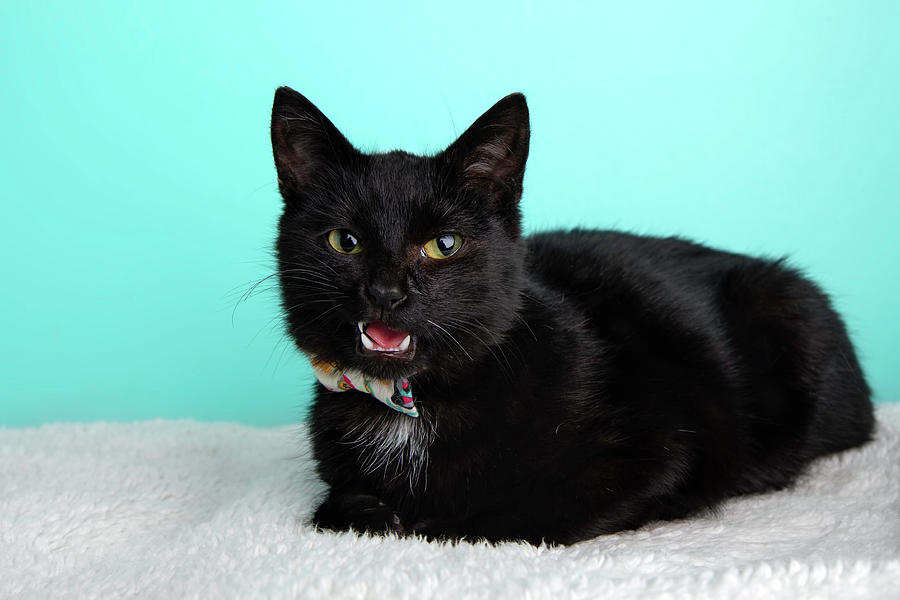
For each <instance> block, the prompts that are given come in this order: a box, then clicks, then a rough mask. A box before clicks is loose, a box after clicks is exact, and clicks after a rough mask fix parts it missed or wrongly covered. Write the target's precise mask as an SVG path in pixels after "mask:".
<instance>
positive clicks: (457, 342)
mask: <svg viewBox="0 0 900 600" xmlns="http://www.w3.org/2000/svg"><path fill="white" fill-rule="evenodd" d="M425 321H426V322H427V323H430V324H431V325H434V326H435V327H437V328H438V329H439V330H440V331H443V332H444V333H445V334H446V335H447V336H448V337H449V338H450V339H451V340H453V342H454V343H455V344H456V345H457V346H459V349H460V350H462V351H463V353H464V354H465V355H466V356H468V357H469V360H471V361H474V360H475V359H473V358H472V355H471V354H469V352H468V351H467V350H466V349H465V347H464V346H463V345H462V344H460V343H459V340H457V339H456V338H455V337H454V336H453V334H452V333H450V332H449V331H447V330H446V329H444V328H443V327H441V326H440V325H438V324H437V323H435V322H434V321H432V320H431V319H425Z"/></svg>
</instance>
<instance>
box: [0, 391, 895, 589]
mask: <svg viewBox="0 0 900 600" xmlns="http://www.w3.org/2000/svg"><path fill="white" fill-rule="evenodd" d="M878 416H879V420H880V427H879V431H878V434H877V440H876V441H875V443H873V444H870V445H868V446H866V447H865V448H863V449H861V450H857V451H852V452H849V453H846V454H843V455H840V456H835V457H830V458H826V459H824V460H820V461H819V462H817V463H815V464H814V465H813V467H812V469H811V470H810V471H809V473H808V475H807V476H806V477H804V478H803V479H802V481H801V482H800V483H799V484H798V485H797V486H796V487H795V488H794V489H792V490H789V491H784V492H778V493H773V494H768V495H763V496H755V497H746V498H740V499H735V500H733V501H730V502H728V503H727V504H726V505H725V506H724V508H723V509H722V510H721V511H720V513H719V514H717V515H708V516H704V517H701V518H697V519H692V520H687V521H683V522H675V523H663V524H657V525H653V526H650V527H646V528H644V529H642V530H640V531H636V532H628V533H621V534H618V535H612V536H607V537H603V538H599V539H596V540H592V541H589V542H584V543H581V544H578V545H575V546H572V547H568V548H547V547H541V548H534V547H531V546H528V545H524V544H504V545H500V546H498V547H491V546H488V545H485V544H468V543H463V544H459V545H448V544H438V543H429V542H424V541H421V540H418V539H397V538H379V537H357V536H356V535H354V534H351V533H345V534H334V533H317V532H315V531H314V530H313V529H312V528H310V526H309V525H307V524H306V523H305V521H306V519H307V518H308V517H309V515H310V513H311V511H312V510H313V508H314V507H315V505H316V503H317V501H318V500H319V498H320V497H321V495H322V494H323V492H324V489H323V486H322V484H321V483H320V482H318V481H317V480H316V478H315V476H314V474H313V467H312V464H311V461H310V458H309V455H308V447H307V443H306V440H305V433H304V429H303V427H302V426H301V427H295V428H280V429H258V428H252V427H245V426H240V425H233V424H221V423H196V422H189V421H151V422H141V423H129V424H109V423H91V424H54V425H45V426H43V427H38V428H29V429H0V597H3V598H6V597H15V598H20V597H21V598H42V599H43V598H62V597H104V598H119V597H123V596H139V597H150V598H182V597H204V598H205V597H272V598H284V597H302V598H379V599H382V598H386V599H391V600H394V599H399V598H407V597H409V598H428V597H433V598H491V599H494V598H515V599H520V598H567V597H571V598H601V597H609V598H708V597H717V598H754V599H755V598H773V597H779V598H791V599H795V598H806V597H810V598H812V597H815V598H841V599H846V598H900V403H897V404H889V405H882V406H880V407H879V408H878Z"/></svg>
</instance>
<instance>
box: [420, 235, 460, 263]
mask: <svg viewBox="0 0 900 600" xmlns="http://www.w3.org/2000/svg"><path fill="white" fill-rule="evenodd" d="M460 246H462V236H459V235H456V234H455V233H445V234H444V235H439V236H437V237H436V238H434V239H431V240H428V241H427V242H426V243H425V245H424V246H422V256H427V257H428V258H437V259H442V258H449V257H450V256H453V255H454V254H456V253H457V251H459V248H460Z"/></svg>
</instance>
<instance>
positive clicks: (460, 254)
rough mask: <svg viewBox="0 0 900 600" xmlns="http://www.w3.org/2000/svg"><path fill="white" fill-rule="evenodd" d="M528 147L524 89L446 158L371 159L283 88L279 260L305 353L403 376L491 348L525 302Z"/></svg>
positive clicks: (277, 122)
mask: <svg viewBox="0 0 900 600" xmlns="http://www.w3.org/2000/svg"><path fill="white" fill-rule="evenodd" d="M528 142H529V122H528V108H527V106H526V103H525V97H524V96H522V95H521V94H512V95H510V96H507V97H506V98H503V99H502V100H500V101H499V102H498V103H497V104H495V105H494V106H493V107H492V108H491V109H490V110H488V111H487V112H486V113H485V114H484V115H482V116H481V117H480V118H479V119H478V120H476V121H475V123H474V124H472V126H471V127H469V129H467V130H466V131H465V132H464V133H463V134H462V135H461V136H460V137H459V139H457V140H456V141H455V142H454V143H453V144H451V145H450V146H449V147H448V148H447V149H446V150H444V151H443V152H441V153H440V154H437V155H436V156H415V155H411V154H408V153H406V152H401V151H394V152H387V153H383V154H365V153H362V152H360V151H358V150H356V149H355V148H354V147H353V146H352V145H351V144H350V142H348V141H347V139H346V138H345V137H344V136H343V135H342V134H341V133H340V132H339V131H338V129H337V128H336V127H335V126H334V125H333V124H332V123H331V121H329V120H328V118H326V117H325V115H323V114H322V113H321V112H320V111H319V110H318V109H317V108H316V107H315V106H314V105H313V104H312V103H311V102H310V101H309V100H307V99H306V98H305V97H303V96H302V95H301V94H299V93H297V92H295V91H294V90H292V89H290V88H279V89H278V91H277V92H276V93H275V102H274V106H273V108H272V147H273V151H274V154H275V166H276V168H277V171H278V184H279V189H280V191H281V195H282V197H283V198H284V214H283V215H282V217H281V221H280V223H279V234H278V242H277V256H278V262H279V269H280V281H281V287H282V299H283V303H284V310H285V312H286V318H287V325H288V328H289V331H290V333H291V335H292V336H293V338H294V339H295V340H296V342H297V345H298V346H299V347H300V349H301V350H303V351H304V352H306V353H308V354H310V355H313V356H317V357H318V358H320V359H324V360H326V361H336V362H338V363H340V364H341V365H343V366H345V367H352V368H356V369H359V370H361V371H363V372H365V373H369V374H371V375H373V376H376V377H384V378H391V379H395V378H399V377H405V376H410V375H412V374H414V373H417V372H420V371H423V370H426V369H429V370H432V371H435V372H444V373H448V374H449V373H452V372H453V370H454V369H455V368H456V367H457V366H459V365H460V364H462V363H465V362H467V361H471V360H475V359H477V358H478V357H480V356H483V355H485V354H486V353H488V352H490V351H491V350H490V346H493V345H494V344H496V343H497V342H498V341H500V340H501V339H502V338H503V336H504V334H505V333H506V332H507V331H508V330H509V328H510V327H511V326H512V325H513V323H514V320H515V318H516V310H517V308H518V305H519V302H520V300H519V294H520V289H521V285H522V276H523V275H522V273H523V262H524V255H525V250H524V244H523V242H522V239H521V230H520V229H521V226H520V220H521V219H520V213H519V198H520V197H521V194H522V177H523V174H524V170H525V160H526V158H527V156H528Z"/></svg>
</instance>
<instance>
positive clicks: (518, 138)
mask: <svg viewBox="0 0 900 600" xmlns="http://www.w3.org/2000/svg"><path fill="white" fill-rule="evenodd" d="M530 136H531V127H530V125H529V121H528V104H527V103H526V102H525V96H523V95H522V94H518V93H516V94H510V95H509V96H507V97H505V98H503V99H502V100H500V101H499V102H497V103H496V104H495V105H494V106H492V107H491V108H490V109H488V111H487V112H486V113H484V114H483V115H481V116H480V117H478V119H477V120H476V121H475V122H474V123H473V124H472V125H471V127H469V128H468V129H467V130H466V131H465V132H464V133H463V134H462V135H461V136H459V139H457V140H456V141H455V142H453V144H451V145H450V147H449V148H447V150H446V151H445V152H444V156H446V157H447V158H449V160H450V161H451V162H452V163H453V164H454V166H455V168H456V169H458V172H459V173H460V174H461V177H462V182H463V185H464V186H465V187H481V188H482V189H486V190H488V191H489V192H491V193H492V194H494V195H498V196H502V197H504V198H509V199H510V200H512V201H518V200H519V198H520V197H521V196H522V178H523V176H524V175H525V161H526V160H527V159H528V141H529V138H530Z"/></svg>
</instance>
